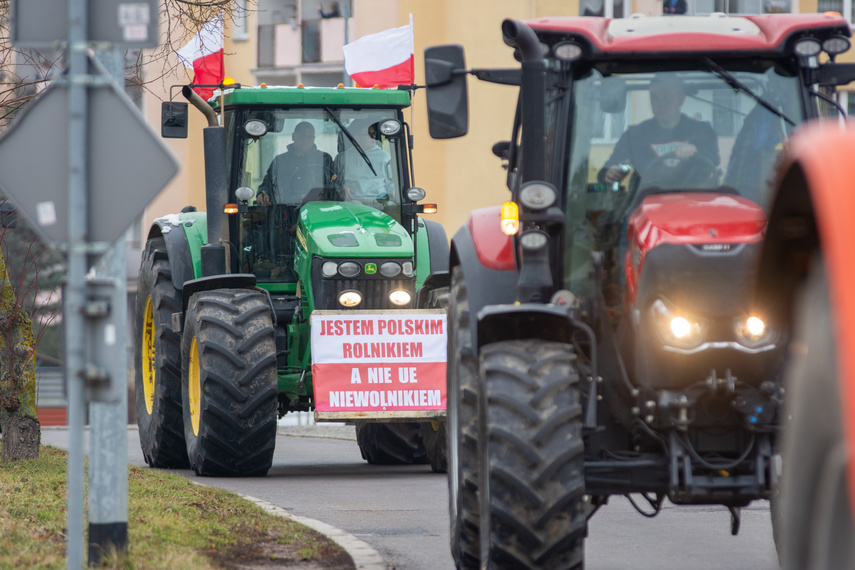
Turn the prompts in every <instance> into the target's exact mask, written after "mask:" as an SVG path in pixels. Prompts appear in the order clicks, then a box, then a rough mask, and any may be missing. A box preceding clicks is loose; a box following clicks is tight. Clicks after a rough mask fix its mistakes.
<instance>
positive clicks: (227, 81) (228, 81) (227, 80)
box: [223, 77, 235, 85]
mask: <svg viewBox="0 0 855 570" xmlns="http://www.w3.org/2000/svg"><path fill="white" fill-rule="evenodd" d="M234 84H235V80H234V79H232V78H231V77H226V78H225V79H223V85H234Z"/></svg>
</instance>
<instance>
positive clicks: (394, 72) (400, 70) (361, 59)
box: [342, 14, 415, 88]
mask: <svg viewBox="0 0 855 570" xmlns="http://www.w3.org/2000/svg"><path fill="white" fill-rule="evenodd" d="M342 49H343V50H344V69H345V71H347V74H348V75H350V77H351V79H353V81H354V83H356V84H357V85H359V86H361V87H373V86H375V85H376V86H378V87H382V88H389V87H395V86H396V85H409V84H412V83H413V82H414V81H415V71H414V69H415V68H414V65H413V64H414V61H415V56H414V53H415V44H414V41H413V15H412V14H410V23H409V24H408V25H406V26H401V27H400V28H392V29H389V30H384V31H382V32H377V33H376V34H370V35H368V36H363V37H361V38H359V39H358V40H356V41H355V42H351V43H349V44H347V45H346V46H344V48H342Z"/></svg>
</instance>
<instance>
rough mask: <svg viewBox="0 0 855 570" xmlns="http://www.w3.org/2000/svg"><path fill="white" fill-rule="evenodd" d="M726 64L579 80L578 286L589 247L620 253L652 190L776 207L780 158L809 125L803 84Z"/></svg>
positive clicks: (763, 69) (571, 233)
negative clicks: (630, 220)
mask: <svg viewBox="0 0 855 570" xmlns="http://www.w3.org/2000/svg"><path fill="white" fill-rule="evenodd" d="M698 66H699V67H701V68H703V67H707V66H704V65H703V63H699V64H698ZM723 68H724V69H726V70H727V71H726V72H725V73H716V72H715V71H713V70H712V69H710V70H708V71H706V70H691V71H651V70H650V69H649V68H648V69H643V68H639V67H638V66H636V67H635V69H633V70H632V71H631V72H626V73H610V74H609V75H608V76H604V74H603V73H601V72H600V71H599V70H597V69H591V70H589V71H587V72H585V76H584V77H582V78H576V80H575V83H574V87H573V89H574V90H573V109H572V111H571V114H572V118H571V129H570V133H569V135H570V141H569V145H570V146H569V148H570V149H571V150H570V156H569V157H568V159H569V160H568V164H567V169H568V170H567V187H566V189H565V192H566V199H567V216H568V220H567V221H568V232H567V236H568V240H570V242H571V243H569V244H568V245H570V247H568V248H567V249H566V250H565V251H567V252H568V255H570V257H571V258H570V259H567V260H565V263H566V264H569V269H570V274H571V277H570V281H571V282H574V283H577V284H581V283H583V282H584V280H585V278H586V276H587V272H588V271H589V267H588V259H589V257H590V251H592V250H593V249H597V250H599V251H603V250H606V251H607V250H608V249H609V247H611V246H614V247H619V241H620V239H621V236H622V234H623V233H624V232H625V228H626V219H627V217H628V216H629V214H630V213H631V211H633V210H634V209H635V207H636V206H637V205H638V204H640V203H641V201H642V200H643V198H644V197H645V196H647V195H649V194H652V193H659V192H683V191H689V192H692V191H715V192H725V193H730V194H739V195H740V196H743V197H745V198H748V199H750V200H752V201H754V202H756V203H757V204H759V205H760V206H762V207H763V208H764V209H765V208H767V207H768V204H769V200H770V192H771V183H772V180H771V178H772V176H773V166H774V164H775V159H776V157H777V156H778V153H779V152H780V151H781V149H782V148H783V145H784V143H785V141H786V139H787V137H788V136H789V135H790V134H791V133H792V131H793V129H795V126H796V125H798V124H799V123H801V122H803V121H804V120H805V117H804V114H803V111H802V109H803V107H804V105H803V103H802V101H801V99H800V98H801V90H800V83H799V79H798V77H797V76H796V75H794V74H791V73H788V71H787V70H785V69H782V68H781V67H780V66H775V65H773V64H772V63H771V62H767V63H764V62H757V61H754V62H751V68H750V70H746V65H745V64H744V63H743V64H742V68H741V69H735V68H728V67H727V66H723ZM613 69H615V68H613ZM723 76H724V77H723ZM726 78H729V79H730V81H726ZM734 79H735V81H734ZM749 91H750V93H749ZM752 93H753V95H752ZM756 97H759V98H762V99H763V100H765V101H766V102H767V103H768V105H767V106H764V105H763V104H761V103H760V102H758V100H757V98H756ZM769 107H771V109H770V108H769ZM603 242H606V243H603ZM568 285H570V286H571V287H572V285H571V284H570V283H568Z"/></svg>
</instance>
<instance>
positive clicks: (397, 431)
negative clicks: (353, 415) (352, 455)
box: [356, 422, 427, 465]
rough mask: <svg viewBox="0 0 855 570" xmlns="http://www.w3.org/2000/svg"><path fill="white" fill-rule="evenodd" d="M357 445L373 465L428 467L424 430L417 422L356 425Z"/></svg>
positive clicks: (365, 458)
mask: <svg viewBox="0 0 855 570" xmlns="http://www.w3.org/2000/svg"><path fill="white" fill-rule="evenodd" d="M356 442H357V443H358V444H359V451H360V452H361V453H362V458H363V459H364V460H366V461H367V462H368V463H370V464H371V465H411V464H413V463H427V455H426V454H425V446H424V443H423V442H422V437H421V428H420V426H419V424H417V423H415V422H404V423H376V422H356Z"/></svg>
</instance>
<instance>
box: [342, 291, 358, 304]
mask: <svg viewBox="0 0 855 570" xmlns="http://www.w3.org/2000/svg"><path fill="white" fill-rule="evenodd" d="M338 302H339V304H340V305H341V306H342V307H356V306H357V305H359V303H361V302H362V295H361V294H360V293H359V291H344V292H342V294H341V295H339V296H338Z"/></svg>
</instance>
